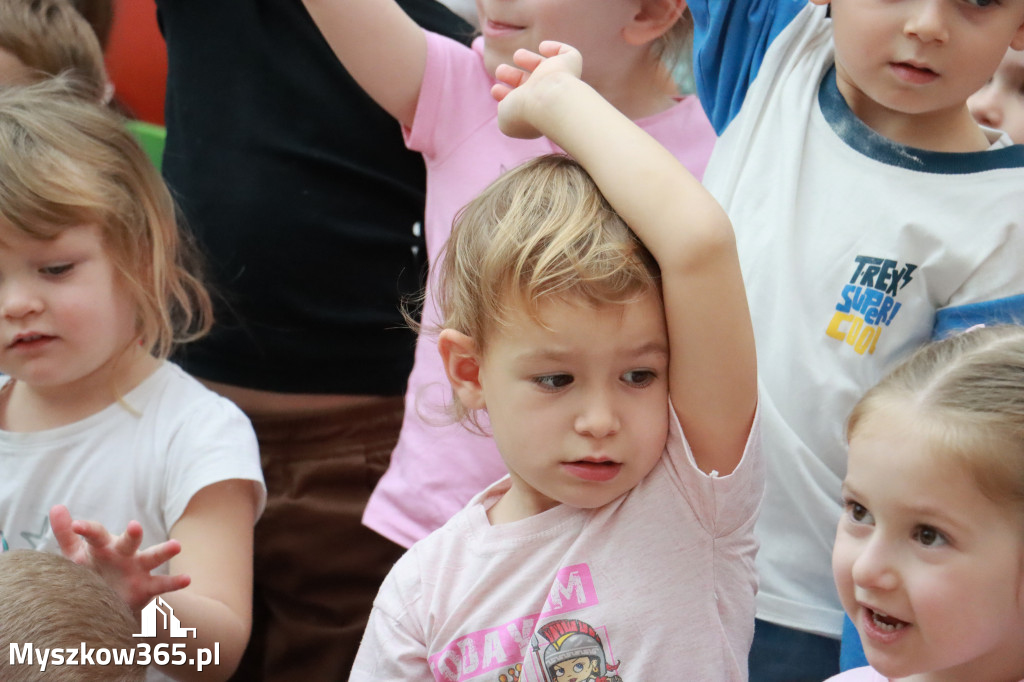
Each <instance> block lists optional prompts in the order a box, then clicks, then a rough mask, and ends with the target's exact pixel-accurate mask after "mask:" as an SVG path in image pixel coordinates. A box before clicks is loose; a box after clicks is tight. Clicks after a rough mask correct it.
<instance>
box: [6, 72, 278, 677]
mask: <svg viewBox="0 0 1024 682" xmlns="http://www.w3.org/2000/svg"><path fill="white" fill-rule="evenodd" d="M72 90H73V88H72V87H71V86H70V85H69V83H68V82H67V81H66V80H65V79H63V78H51V79H48V80H46V81H43V82H40V83H37V84H34V85H29V86H10V87H6V88H0V371H2V372H3V373H4V374H5V375H6V376H3V377H2V378H0V471H3V476H2V477H0V543H2V544H3V546H4V548H6V547H8V546H9V547H10V548H19V547H20V548H26V549H38V550H46V551H53V552H57V551H61V552H63V553H64V554H65V556H68V557H69V558H71V559H73V560H74V561H76V563H83V564H86V565H89V566H92V567H93V568H94V569H96V570H97V571H98V572H99V573H100V574H101V575H103V576H104V577H105V578H107V580H108V582H110V583H111V584H112V585H113V586H114V587H115V588H116V589H117V590H118V593H119V594H120V595H121V596H122V598H123V599H124V600H125V602H126V603H127V604H128V606H129V607H130V608H131V609H132V610H133V611H134V612H136V613H137V614H138V613H139V611H140V610H141V609H142V608H143V607H144V606H145V605H146V604H147V603H148V602H149V601H150V600H151V599H152V598H153V597H154V596H155V595H156V594H159V593H162V592H166V591H174V590H179V591H177V592H175V593H174V594H171V595H169V596H167V597H166V601H167V603H169V604H170V605H171V606H172V607H173V609H174V614H175V616H176V617H177V618H178V619H179V620H180V621H181V623H182V624H183V625H184V626H186V627H195V628H196V629H197V633H196V634H197V636H196V637H195V638H188V639H187V640H184V643H185V644H186V653H187V656H188V657H189V658H195V653H194V652H195V649H197V648H210V649H212V648H213V646H214V644H215V643H217V644H218V645H219V650H220V663H221V666H220V668H219V669H216V670H214V669H211V670H209V671H204V679H207V678H212V679H217V678H225V677H227V675H228V674H230V671H231V669H233V667H234V665H235V664H236V663H237V660H238V657H239V656H240V655H241V652H242V648H243V647H244V646H245V643H246V640H247V638H248V636H249V620H250V613H249V611H250V602H251V598H252V587H251V577H252V533H253V524H254V522H255V519H256V518H257V517H258V515H259V513H260V510H261V508H262V505H263V498H264V488H263V479H262V474H261V472H260V463H259V456H258V453H257V448H256V439H255V436H254V434H253V431H252V427H251V425H250V424H249V421H248V420H247V419H246V418H245V416H244V415H243V414H242V413H241V411H240V410H238V408H236V407H235V406H234V405H233V404H231V403H230V402H228V401H227V400H226V399H224V398H221V397H219V396H217V395H215V394H214V393H212V392H210V391H208V390H207V389H205V388H204V387H203V386H202V385H200V384H199V383H198V382H197V381H196V380H194V379H192V378H191V377H189V376H188V375H186V374H185V373H184V372H183V371H181V370H180V369H179V368H178V367H177V366H175V365H173V364H171V363H169V362H167V361H166V360H164V358H165V357H166V355H167V353H168V351H169V349H170V348H171V346H172V345H173V344H175V343H178V342H183V341H187V340H188V339H190V338H192V337H194V336H196V335H200V334H202V333H204V332H205V331H206V329H207V328H208V327H209V322H210V320H209V307H210V300H209V297H208V295H207V293H206V290H205V289H204V288H203V286H202V284H201V282H200V280H199V279H197V277H196V275H195V273H194V271H193V270H192V269H191V260H192V259H191V258H190V252H191V249H190V248H189V247H188V242H187V240H186V239H185V237H184V236H183V235H182V234H180V233H179V230H178V226H177V223H176V219H175V210H174V204H173V201H172V199H171V196H170V193H169V192H168V191H167V188H166V186H165V185H164V184H163V182H162V180H161V179H160V176H159V175H158V174H157V171H156V170H155V169H154V168H153V166H152V164H151V163H150V162H149V160H148V158H147V157H146V155H145V153H144V152H143V151H142V149H141V148H140V147H139V146H138V144H137V143H136V142H135V140H134V139H133V138H132V137H131V135H130V134H129V133H128V132H126V131H125V129H124V126H123V122H122V121H121V120H120V118H119V117H117V116H116V115H114V114H112V113H111V112H110V111H108V110H106V109H104V108H103V107H102V106H100V105H99V104H98V103H95V102H92V101H90V100H88V99H87V98H83V97H81V95H80V93H75V92H73V91H72ZM73 518H75V519H91V521H82V520H72V519H73ZM108 528H109V529H111V530H114V531H115V532H119V531H121V530H122V529H124V533H123V534H121V535H119V536H116V537H115V536H112V535H111V534H110V533H109V532H108V531H107V529H108ZM143 538H145V540H146V541H147V543H155V544H153V546H152V547H150V548H148V549H145V550H142V551H139V547H140V546H141V542H142V539H143ZM179 552H180V553H179ZM168 559H170V565H169V569H168V567H167V566H161V564H163V563H164V562H165V561H167V560H168ZM157 567H160V568H159V569H158V568H157ZM154 569H157V570H155V571H154ZM151 571H154V574H152V575H151V574H150V572H151ZM168 572H169V573H170V575H168ZM186 586H187V587H186ZM182 588H184V589H182ZM161 635H162V636H164V637H166V636H167V635H168V633H167V632H166V630H161ZM179 641H180V640H179ZM154 644H155V643H154ZM164 670H165V672H166V673H167V674H170V675H172V676H175V677H177V676H188V675H189V673H190V672H191V673H193V674H195V671H194V670H193V671H190V670H189V669H188V667H187V666H178V667H175V666H170V667H167V666H165V668H164ZM154 675H155V673H154Z"/></svg>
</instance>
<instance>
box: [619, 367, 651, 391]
mask: <svg viewBox="0 0 1024 682" xmlns="http://www.w3.org/2000/svg"><path fill="white" fill-rule="evenodd" d="M656 376H657V375H656V374H655V373H654V372H652V371H651V370H649V369H634V370H630V371H629V372H626V373H625V374H623V375H622V379H623V381H625V382H626V383H627V384H629V385H631V386H636V387H639V388H643V387H644V386H649V385H650V384H651V383H652V382H653V381H654V378H655V377H656Z"/></svg>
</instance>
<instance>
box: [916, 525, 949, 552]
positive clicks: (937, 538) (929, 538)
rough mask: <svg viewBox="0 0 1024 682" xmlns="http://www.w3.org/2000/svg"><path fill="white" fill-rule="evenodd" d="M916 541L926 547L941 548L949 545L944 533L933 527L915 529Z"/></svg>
mask: <svg viewBox="0 0 1024 682" xmlns="http://www.w3.org/2000/svg"><path fill="white" fill-rule="evenodd" d="M914 539H915V540H917V541H918V542H920V543H921V544H922V545H924V546H925V547H941V546H942V545H946V544H949V540H947V539H946V536H945V535H943V534H942V531H940V530H938V529H937V528H935V527H933V526H918V527H917V528H915V529H914Z"/></svg>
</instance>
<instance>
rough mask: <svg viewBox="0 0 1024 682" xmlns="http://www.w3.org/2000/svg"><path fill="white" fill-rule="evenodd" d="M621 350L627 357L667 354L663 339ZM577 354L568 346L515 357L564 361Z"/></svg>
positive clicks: (532, 351) (527, 359)
mask: <svg viewBox="0 0 1024 682" xmlns="http://www.w3.org/2000/svg"><path fill="white" fill-rule="evenodd" d="M621 352H622V355H624V356H627V357H642V356H649V355H658V356H664V357H666V358H667V357H668V355H669V352H668V345H667V344H665V343H664V342H663V341H648V342H647V343H643V344H640V345H639V346H636V347H634V348H624V349H623V350H622V351H621ZM578 355H579V354H578V353H577V352H576V351H575V350H572V349H569V348H557V347H555V348H537V349H535V350H529V351H525V352H523V353H521V354H519V355H517V356H516V359H517V360H519V361H520V362H523V361H527V362H528V361H534V360H552V361H564V360H569V359H572V358H576V357H578Z"/></svg>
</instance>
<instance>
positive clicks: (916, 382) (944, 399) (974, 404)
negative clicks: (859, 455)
mask: <svg viewBox="0 0 1024 682" xmlns="http://www.w3.org/2000/svg"><path fill="white" fill-rule="evenodd" d="M891 409H904V410H906V409H909V410H912V414H913V415H914V418H915V420H917V421H916V424H917V425H919V426H922V427H924V428H926V429H927V430H928V431H929V432H930V434H931V435H932V436H933V438H934V439H935V440H934V441H933V442H934V443H936V445H938V448H937V454H939V455H944V456H947V457H951V458H952V459H953V461H954V462H956V463H958V464H960V465H962V466H965V467H966V468H967V470H968V471H970V472H971V473H972V474H973V475H974V477H975V479H976V480H977V484H978V486H979V488H980V489H981V490H982V492H983V493H984V494H985V495H986V496H987V497H988V498H989V499H991V500H993V501H994V502H997V503H1004V502H1009V503H1011V504H1013V505H1016V506H1017V508H1018V510H1019V511H1021V512H1024V327H1021V326H1016V325H999V326H995V327H984V328H978V329H972V330H971V331H968V332H966V333H962V334H958V335H955V336H952V337H949V338H947V339H944V340H942V341H938V342H935V343H931V344H928V345H926V346H924V347H922V348H921V349H919V350H918V351H917V352H915V353H914V354H913V355H912V356H911V357H910V358H909V359H908V360H907V361H906V362H905V363H903V364H902V365H900V366H899V367H898V368H897V369H895V370H894V371H893V372H892V373H891V374H889V375H888V376H887V377H886V378H884V379H883V380H882V381H881V382H880V383H879V384H878V385H876V386H875V387H874V388H872V389H871V390H869V391H868V392H867V393H866V394H865V395H864V397H863V398H862V399H861V400H860V402H859V403H858V404H857V405H856V407H854V409H853V412H852V413H851V415H850V419H849V421H848V424H847V437H848V438H849V437H853V436H854V435H855V434H856V432H857V429H858V428H859V427H860V426H861V425H862V424H863V422H864V421H865V418H866V417H867V416H868V415H870V414H871V413H872V412H874V411H875V410H891ZM893 456H898V453H893Z"/></svg>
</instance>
